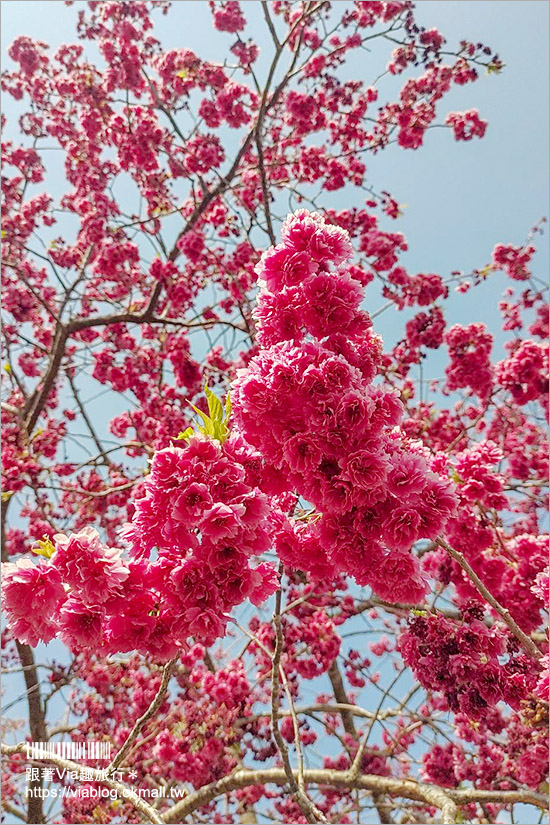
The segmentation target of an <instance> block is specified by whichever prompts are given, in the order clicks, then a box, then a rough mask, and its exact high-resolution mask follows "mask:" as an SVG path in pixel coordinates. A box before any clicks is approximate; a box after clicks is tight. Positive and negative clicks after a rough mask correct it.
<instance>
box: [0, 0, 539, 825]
mask: <svg viewBox="0 0 550 825" xmlns="http://www.w3.org/2000/svg"><path fill="white" fill-rule="evenodd" d="M67 5H72V3H68V4H67ZM208 5H209V6H210V10H211V13H212V22H213V26H214V27H215V29H216V30H217V31H218V32H219V33H222V34H223V35H224V37H225V41H224V42H225V43H226V45H227V51H226V53H225V54H223V55H221V56H220V59H219V60H217V61H216V62H212V61H210V60H207V59H203V58H202V57H201V56H200V54H195V52H194V51H191V49H190V48H187V47H185V45H184V43H182V46H181V48H177V49H166V48H164V47H163V45H162V43H161V42H159V40H158V39H157V38H156V37H155V30H154V21H155V19H156V18H158V17H159V16H160V15H164V14H169V13H170V11H169V4H168V3H165V2H162V1H161V0H149V2H141V1H140V0H133V2H122V0H118V1H117V2H103V1H101V2H100V0H91V2H88V3H78V4H77V9H78V31H77V32H76V35H75V39H78V41H79V42H78V43H77V44H71V45H63V46H61V47H60V48H59V49H57V51H55V52H53V53H52V51H51V50H50V49H49V48H48V46H47V45H46V44H44V43H42V42H38V41H34V40H31V39H30V38H28V37H25V36H21V37H19V38H17V39H16V40H15V42H14V43H13V44H12V45H11V47H10V49H9V57H10V58H11V60H12V61H13V62H14V65H15V68H13V70H11V69H10V70H7V71H5V72H4V74H3V77H2V84H3V90H4V93H5V95H9V96H11V97H12V98H14V99H15V101H17V102H18V105H19V106H20V107H21V117H20V119H19V123H18V127H17V135H18V138H17V140H15V139H14V140H11V139H8V138H7V137H6V138H5V140H4V142H3V143H2V153H3V163H4V176H3V218H2V263H3V270H4V289H3V308H4V328H3V358H4V373H3V386H4V395H3V399H4V400H3V402H2V411H3V433H4V438H3V473H4V476H3V493H2V559H3V570H2V591H3V606H4V610H5V616H6V625H5V629H4V631H3V645H2V647H3V667H4V669H5V670H6V671H8V672H14V673H15V672H17V673H20V674H22V677H23V678H24V682H25V695H24V698H25V702H26V706H27V707H26V712H27V718H26V720H17V719H14V718H12V717H9V718H8V719H7V721H6V723H5V739H6V742H5V744H3V745H2V754H3V774H2V776H3V780H2V782H3V800H2V805H3V808H4V813H5V816H6V821H10V822H11V821H21V820H22V821H26V822H29V823H41V822H63V823H92V822H105V823H109V822H113V823H116V822H128V823H132V822H136V823H137V822H142V821H143V822H152V823H170V822H207V821H208V822H220V823H222V822H227V823H233V822H235V823H237V822H242V823H245V822H248V823H251V822H258V823H260V822H266V823H267V822H272V821H275V822H296V823H301V822H338V823H352V822H365V823H367V822H376V821H379V822H383V823H391V822H419V823H420V822H424V823H426V822H445V823H454V822H459V821H470V822H480V823H481V822H497V821H517V820H514V810H515V807H514V806H516V805H517V804H518V803H522V804H523V805H527V806H530V808H529V814H528V815H529V816H530V817H538V816H539V814H540V812H541V810H544V808H545V807H546V798H545V797H546V794H545V789H546V788H547V786H546V785H545V781H546V780H545V775H546V765H547V760H548V746H547V736H546V728H547V720H548V675H547V663H548V657H547V641H546V635H545V633H544V621H545V619H544V615H545V614H544V611H545V610H547V609H548V536H547V535H546V534H544V532H543V530H544V513H545V510H546V508H547V504H548V499H547V494H546V492H545V485H546V479H547V475H548V461H547V458H546V456H547V441H546V421H547V417H548V397H547V393H548V344H547V336H548V304H547V289H546V287H545V286H544V284H543V283H542V282H541V281H540V280H539V279H538V278H537V276H536V273H534V272H533V256H534V254H535V251H536V247H535V244H536V240H537V236H538V234H539V233H540V232H541V229H540V226H537V227H535V228H534V229H533V230H532V231H531V233H530V234H529V236H528V237H527V239H526V240H522V239H521V236H522V234H523V228H522V227H519V228H518V232H519V237H518V238H514V239H512V242H508V241H507V240H506V239H505V241H506V242H502V243H499V244H497V245H496V246H495V248H494V250H493V251H492V253H491V252H490V250H488V255H487V259H488V260H487V261H480V262H479V268H478V269H475V270H474V271H472V272H458V271H454V272H452V273H451V274H449V275H439V274H434V273H423V272H422V273H412V272H409V271H408V270H407V268H406V267H405V265H404V263H403V262H402V255H403V253H404V252H405V250H406V249H407V242H406V239H405V237H404V236H403V235H402V234H401V233H400V232H398V231H393V230H392V221H393V220H395V219H397V218H398V217H399V214H400V207H399V203H398V200H397V199H396V197H394V196H392V195H391V194H390V193H389V192H385V191H381V192H378V191H375V189H374V188H373V187H372V186H371V184H370V182H369V176H368V174H367V165H366V163H367V161H368V162H369V163H370V162H371V161H370V160H369V157H370V156H375V155H376V154H377V153H378V152H381V151H384V150H386V149H387V148H388V147H391V151H395V152H396V154H397V155H399V156H400V157H406V154H403V153H402V152H401V150H414V149H418V148H419V147H421V146H424V145H425V144H426V146H429V142H430V134H429V132H430V130H432V129H433V128H436V127H443V128H446V129H447V130H448V132H449V141H452V139H453V138H454V139H455V140H456V141H469V140H472V139H475V138H476V139H477V138H482V137H483V135H484V133H485V130H486V126H487V124H486V122H485V121H484V120H483V118H482V116H481V115H480V114H479V113H478V112H477V111H476V110H474V109H471V110H468V111H463V112H454V111H453V112H446V111H445V103H444V99H445V96H446V95H447V93H448V92H449V91H450V90H451V89H452V88H453V87H455V86H456V85H460V86H463V85H467V84H470V83H473V82H475V81H476V79H477V78H478V76H479V74H480V73H481V72H489V73H490V74H499V73H500V71H501V69H502V68H503V64H502V62H501V60H500V59H499V57H498V55H497V54H495V53H494V52H493V51H492V49H491V48H490V47H488V46H485V45H484V44H481V43H474V42H467V41H462V42H461V43H459V44H458V45H456V44H449V43H447V41H446V39H445V37H444V35H443V34H442V33H440V32H439V31H438V30H437V29H435V28H431V29H425V28H422V27H420V26H419V25H418V24H417V22H416V20H415V12H414V7H413V4H412V3H411V2H409V0H399V1H397V0H395V1H394V0H387V1H386V2H381V1H380V2H379V0H372V1H370V0H369V2H345V3H334V4H332V5H331V4H330V3H328V2H324V0H318V2H315V0H308V1H307V2H293V3H289V2H282V1H281V0H274V2H269V3H268V2H261V3H260V2H258V3H255V4H254V13H255V15H256V17H255V20H257V21H258V20H260V18H261V25H262V26H263V31H262V32H261V34H260V32H259V31H258V27H259V23H258V22H255V23H254V25H253V26H252V25H250V21H248V22H247V14H248V12H249V11H250V7H251V6H252V4H239V3H238V2H235V0H227V1H226V2H211V3H209V4H208ZM252 16H254V15H252ZM183 34H185V33H184V32H183ZM260 44H261V46H262V48H261V50H260ZM375 48H376V52H375V53H376V55H377V56H378V55H379V54H380V55H382V54H383V55H384V56H383V57H382V58H381V60H382V62H381V63H380V64H379V65H378V67H376V68H375V70H374V71H373V72H372V77H371V78H370V80H369V81H368V82H367V81H364V80H363V79H358V78H356V79H352V80H350V79H348V73H347V71H346V70H347V69H348V67H349V64H350V62H351V61H352V59H353V58H354V56H357V55H362V56H363V57H364V60H365V62H367V61H371V62H372V60H373V59H374V58H373V54H374V52H372V51H371V50H374V49H375ZM377 59H378V57H377ZM371 62H369V74H370V73H371V68H372V66H371ZM384 67H385V68H384ZM365 74H366V73H365ZM376 75H378V76H376ZM392 78H393V80H392ZM395 78H398V79H399V85H400V89H399V90H398V92H397V94H395V93H392V91H391V90H392V89H395ZM495 82H497V81H495ZM8 126H13V124H8ZM6 130H7V127H6ZM54 150H55V151H54ZM373 162H374V160H373ZM56 164H58V165H56ZM52 175H53V177H52ZM337 190H345V191H346V192H349V203H350V206H349V208H346V209H339V208H335V206H334V198H335V196H334V195H333V194H332V193H334V192H336V191H337ZM50 191H51V192H52V193H53V194H49V192H50ZM487 279H492V281H493V282H494V284H495V288H494V295H495V301H498V308H499V310H500V313H501V316H502V330H503V331H504V334H505V335H506V343H505V349H504V353H503V357H500V356H499V354H498V352H497V351H496V349H497V348H496V346H495V335H494V332H495V331H494V330H493V331H491V330H490V329H489V328H488V327H487V325H486V323H484V321H483V319H481V320H478V319H475V320H472V322H471V323H468V324H466V325H463V324H452V323H449V322H448V320H447V317H446V315H447V314H448V313H447V309H448V307H449V305H450V302H451V301H461V300H466V299H465V298H462V297H461V296H462V295H464V294H465V293H471V291H474V292H475V289H476V287H478V286H479V285H480V284H482V283H483V282H486V281H487ZM502 291H503V294H502V295H501V293H502ZM386 312H388V313H389V312H394V313H398V314H397V315H396V324H399V325H400V329H401V330H402V333H401V336H400V339H399V340H398V341H397V342H396V343H393V342H391V343H389V344H387V345H385V344H384V341H383V340H382V337H381V336H380V334H379V333H378V332H377V318H378V317H379V316H380V314H381V313H386ZM404 317H407V318H408V320H406V321H404V320H403V318H404ZM436 352H437V354H438V355H439V354H442V355H444V357H445V359H446V364H447V366H446V368H445V378H444V379H442V380H440V381H433V382H431V384H430V386H429V388H428V389H429V391H428V392H427V393H426V392H424V391H423V383H422V382H419V381H418V379H417V376H418V375H419V374H422V370H423V369H424V368H425V366H426V365H427V364H428V363H429V359H430V357H433V355H434V353H436ZM97 397H100V399H101V401H100V403H99V404H98V402H97ZM45 643H52V644H51V646H50V647H45V646H44V644H45ZM51 651H54V652H53V653H52V652H51ZM60 651H61V652H60ZM59 696H63V697H64V698H65V702H66V707H67V712H66V713H65V714H56V713H54V711H53V710H52V709H53V708H54V706H55V700H56V698H58V697H59ZM69 740H70V741H71V742H73V743H76V744H83V743H88V742H102V743H108V744H109V745H110V746H111V749H112V751H111V753H112V758H111V759H110V761H109V762H108V763H105V762H102V761H101V760H99V759H95V758H93V750H88V751H86V753H87V756H88V757H89V758H84V759H83V760H80V761H75V760H74V759H70V758H67V757H66V755H64V753H70V751H66V752H64V751H63V750H62V748H60V747H59V748H57V749H56V748H53V747H50V748H49V749H48V750H46V751H44V752H43V754H42V758H38V756H37V754H36V753H34V756H33V752H32V751H31V752H30V758H29V751H28V745H27V743H28V742H33V743H48V744H49V745H52V744H53V743H59V742H61V741H65V742H67V741H69ZM36 767H39V768H44V767H48V768H49V769H51V771H50V775H49V779H45V777H44V772H42V773H41V772H40V771H34V772H33V771H32V770H31V769H32V768H36ZM29 771H30V773H29ZM54 791H55V793H54ZM85 791H86V792H85ZM92 791H93V792H94V793H92ZM48 798H49V799H51V801H52V802H53V806H52V805H50V804H45V800H46V799H48ZM56 800H57V801H56ZM521 810H522V811H525V810H527V809H526V808H521ZM533 821H536V819H533Z"/></svg>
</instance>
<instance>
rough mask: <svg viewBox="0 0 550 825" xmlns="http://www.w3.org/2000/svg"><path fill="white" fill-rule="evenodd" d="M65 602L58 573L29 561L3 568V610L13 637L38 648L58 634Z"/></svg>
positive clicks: (4, 564) (26, 559) (5, 565)
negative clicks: (39, 643)
mask: <svg viewBox="0 0 550 825" xmlns="http://www.w3.org/2000/svg"><path fill="white" fill-rule="evenodd" d="M65 598H66V595H65V590H64V588H63V584H62V582H61V576H60V575H59V571H58V570H56V569H55V567H52V566H51V565H49V564H33V562H32V561H31V560H30V559H28V558H22V559H19V561H17V562H16V563H15V564H12V563H11V562H5V563H3V564H2V607H3V609H4V610H5V611H6V615H7V617H8V621H9V624H10V626H11V628H12V630H13V633H14V634H15V635H16V636H17V638H18V639H20V640H21V641H22V642H26V643H27V644H29V645H33V646H35V645H36V644H37V643H38V642H39V641H40V640H42V641H43V642H49V641H50V640H51V639H53V638H54V636H55V635H56V633H57V619H58V615H59V609H60V607H61V605H62V604H63V602H64V600H65Z"/></svg>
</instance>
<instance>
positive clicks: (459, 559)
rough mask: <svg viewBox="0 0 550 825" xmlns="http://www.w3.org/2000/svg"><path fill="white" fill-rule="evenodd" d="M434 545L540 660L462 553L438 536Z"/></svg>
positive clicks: (534, 646)
mask: <svg viewBox="0 0 550 825" xmlns="http://www.w3.org/2000/svg"><path fill="white" fill-rule="evenodd" d="M435 543H436V544H438V545H439V546H440V547H443V549H444V550H446V551H447V553H448V554H449V556H451V558H453V559H454V560H455V561H456V563H457V564H458V565H459V566H460V567H461V568H462V569H463V570H464V572H465V573H466V575H467V576H468V578H469V579H470V581H471V582H472V584H474V585H475V587H476V589H477V591H478V592H479V593H480V594H481V595H482V596H483V598H484V599H485V601H486V602H488V604H490V605H491V607H492V608H493V609H494V610H496V612H497V613H498V615H499V616H500V618H501V619H502V621H503V622H504V624H506V625H507V627H508V629H509V630H510V631H511V633H513V634H514V636H515V637H516V639H518V641H519V642H520V643H521V645H522V647H523V648H524V649H525V650H526V651H527V652H528V653H530V654H531V656H534V657H535V658H537V659H540V658H542V653H541V651H540V650H539V649H538V647H537V646H536V644H535V643H534V641H533V640H532V639H530V638H529V636H527V634H526V633H524V632H523V630H522V629H521V627H520V626H519V625H518V624H517V622H516V621H515V619H513V618H512V616H511V615H510V611H509V610H507V609H506V608H505V607H503V606H502V605H501V604H500V602H498V601H497V600H496V599H495V597H494V596H493V595H492V593H491V592H490V591H489V590H488V589H487V588H486V587H485V585H484V584H483V582H482V581H481V579H480V578H479V576H478V575H477V573H476V572H475V570H474V569H473V568H472V567H471V566H470V564H469V563H468V562H467V561H466V559H465V558H464V556H463V555H462V553H459V551H458V550H455V549H454V548H453V547H451V545H450V544H449V543H448V542H446V541H445V539H443V538H441V537H439V536H438V538H436V540H435Z"/></svg>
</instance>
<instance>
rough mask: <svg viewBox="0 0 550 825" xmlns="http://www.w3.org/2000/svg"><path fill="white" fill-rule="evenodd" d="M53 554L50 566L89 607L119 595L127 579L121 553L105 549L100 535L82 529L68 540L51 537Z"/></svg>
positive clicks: (110, 548) (95, 531)
mask: <svg viewBox="0 0 550 825" xmlns="http://www.w3.org/2000/svg"><path fill="white" fill-rule="evenodd" d="M54 541H55V548H56V552H55V555H54V558H53V564H54V565H55V567H56V568H57V570H58V571H59V573H60V575H61V578H62V579H63V581H64V582H65V584H68V585H69V587H70V588H71V590H73V591H74V592H75V593H77V594H78V595H79V596H80V597H81V598H82V599H83V600H84V602H86V603H88V604H101V603H102V602H105V601H107V599H109V598H110V597H111V596H113V595H115V594H119V593H120V592H121V584H122V582H124V581H125V579H126V578H127V577H128V568H127V567H126V566H125V565H124V564H123V562H122V559H121V551H120V550H117V549H115V548H114V547H106V546H105V545H104V544H102V543H101V541H100V540H99V533H98V532H97V530H94V529H93V528H91V527H85V528H84V529H83V530H81V531H80V532H79V533H73V534H72V535H71V536H70V537H67V536H64V535H63V534H61V533H58V534H57V535H55V536H54Z"/></svg>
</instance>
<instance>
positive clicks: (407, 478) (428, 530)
mask: <svg viewBox="0 0 550 825" xmlns="http://www.w3.org/2000/svg"><path fill="white" fill-rule="evenodd" d="M281 236H282V241H281V243H280V244H279V245H278V246H276V247H273V248H271V249H270V250H269V251H268V252H267V253H266V254H265V255H264V256H263V258H262V260H261V262H260V264H259V267H258V273H259V278H260V285H261V291H260V294H259V296H258V303H257V309H256V311H255V314H256V318H257V321H258V336H257V341H258V343H259V345H260V347H261V350H260V353H259V354H258V355H257V356H255V357H254V358H253V359H252V360H251V362H250V363H249V365H248V367H247V369H246V370H244V371H242V372H241V373H240V374H238V377H237V380H236V382H235V386H234V393H235V417H236V420H237V423H238V424H239V426H240V428H241V429H242V431H243V433H244V435H245V436H246V438H247V440H248V441H250V443H251V444H253V445H254V446H255V447H256V448H257V449H258V450H259V451H260V452H261V454H262V456H263V457H264V459H265V460H266V462H267V463H268V465H270V466H272V467H274V468H275V469H276V470H278V471H279V472H280V474H281V479H282V480H284V482H286V487H287V489H290V490H293V489H295V490H296V491H297V492H298V493H299V495H300V496H302V497H303V499H304V500H305V501H307V502H309V503H310V504H312V505H313V506H314V507H315V508H316V509H317V510H318V511H319V513H320V514H322V517H321V518H320V519H319V520H317V521H316V523H315V525H314V527H313V528H311V529H309V528H308V530H309V532H310V535H313V536H314V539H315V541H316V542H318V544H319V546H320V548H321V549H322V550H324V552H325V553H326V555H327V557H328V560H329V561H330V562H331V564H332V565H333V569H334V571H342V572H347V573H349V574H351V575H353V576H354V577H355V578H356V580H357V581H358V582H360V583H361V584H366V583H369V584H371V585H372V587H373V588H374V589H375V591H376V592H377V593H379V595H381V596H382V597H383V598H385V597H386V596H388V595H389V594H390V593H391V592H392V590H393V588H408V592H409V598H413V599H414V598H421V597H422V595H423V594H424V592H425V587H426V585H425V582H424V581H423V579H422V577H421V575H420V573H419V570H418V566H417V564H416V561H415V559H414V557H413V556H412V555H411V554H410V552H409V551H410V549H411V547H412V545H413V544H414V542H415V541H416V540H417V539H419V538H435V536H436V535H437V534H438V532H439V531H440V530H441V529H442V527H443V526H444V524H445V522H446V520H447V518H448V517H449V515H450V514H451V513H452V512H453V509H454V506H455V499H454V494H453V492H452V485H451V484H450V483H449V481H448V480H447V479H445V478H443V477H441V476H439V475H438V474H436V473H434V472H432V470H431V467H430V463H429V460H427V459H426V456H425V455H424V453H423V450H422V449H421V448H419V447H418V446H416V447H415V446H414V445H409V444H407V443H406V442H405V441H404V440H403V439H402V438H401V436H400V434H399V431H398V430H397V429H396V428H397V425H398V424H399V422H400V419H401V417H402V413H403V408H402V405H401V402H400V400H399V398H398V397H397V395H396V394H395V393H393V392H392V391H391V390H388V389H384V388H382V387H380V386H377V385H375V384H373V383H372V381H373V378H374V377H375V375H376V372H377V368H378V365H379V362H380V355H381V341H380V338H379V337H378V336H377V335H376V334H375V333H373V331H372V325H371V321H370V318H369V316H368V314H367V313H366V312H365V311H364V310H361V309H360V303H361V300H362V298H363V286H362V283H361V275H360V272H359V273H358V271H357V269H356V268H352V267H349V266H346V261H348V260H349V257H350V251H351V250H350V244H349V237H348V235H347V233H346V232H345V231H343V230H341V229H340V228H339V227H336V226H331V225H330V224H328V223H327V222H326V221H325V220H324V219H323V218H322V217H321V216H320V215H318V214H317V213H309V212H307V211H306V210H301V211H299V212H297V213H295V214H294V215H292V216H290V217H289V218H287V220H286V221H285V223H284V225H283V228H282V231H281ZM282 483H283V482H282ZM300 546H301V548H302V550H304V549H305V548H306V547H307V544H304V543H303V542H302V543H301V545H300ZM279 552H281V551H279ZM318 555H319V550H318V551H317V553H316V554H314V557H313V559H312V562H313V563H312V564H310V562H309V558H308V555H307V554H306V553H304V557H303V558H302V559H301V560H300V561H299V562H298V559H297V558H296V557H294V558H292V556H289V555H288V554H285V551H284V550H283V551H282V558H283V559H284V560H286V561H288V562H289V563H290V564H292V565H294V566H297V567H299V568H300V569H306V570H310V571H313V570H315V567H316V565H317V564H318V562H317V561H316V560H315V556H318ZM394 595H395V591H394Z"/></svg>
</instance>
